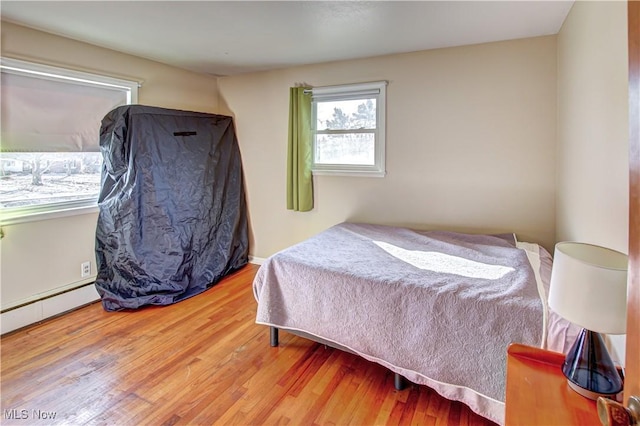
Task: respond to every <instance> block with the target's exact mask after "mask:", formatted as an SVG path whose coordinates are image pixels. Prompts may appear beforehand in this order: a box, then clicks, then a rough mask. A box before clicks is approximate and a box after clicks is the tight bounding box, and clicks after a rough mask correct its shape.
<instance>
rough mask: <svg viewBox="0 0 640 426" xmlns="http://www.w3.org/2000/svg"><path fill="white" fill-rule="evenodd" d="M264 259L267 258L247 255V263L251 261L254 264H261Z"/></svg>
mask: <svg viewBox="0 0 640 426" xmlns="http://www.w3.org/2000/svg"><path fill="white" fill-rule="evenodd" d="M266 261H267V259H265V258H264V257H255V256H249V263H253V264H254V265H262V264H263V263H264V262H266Z"/></svg>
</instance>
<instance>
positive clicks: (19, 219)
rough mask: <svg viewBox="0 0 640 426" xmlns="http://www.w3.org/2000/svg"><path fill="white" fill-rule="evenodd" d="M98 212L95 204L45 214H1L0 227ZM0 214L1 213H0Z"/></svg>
mask: <svg viewBox="0 0 640 426" xmlns="http://www.w3.org/2000/svg"><path fill="white" fill-rule="evenodd" d="M98 211H99V208H98V205H97V204H92V205H87V206H80V207H71V208H61V209H59V210H50V211H46V212H33V213H25V214H20V215H15V216H11V215H8V214H2V215H1V216H0V226H8V225H17V224H19V223H27V222H38V221H42V220H51V219H58V218H61V217H68V216H76V215H81V214H90V213H97V212H98ZM0 214H1V213H0Z"/></svg>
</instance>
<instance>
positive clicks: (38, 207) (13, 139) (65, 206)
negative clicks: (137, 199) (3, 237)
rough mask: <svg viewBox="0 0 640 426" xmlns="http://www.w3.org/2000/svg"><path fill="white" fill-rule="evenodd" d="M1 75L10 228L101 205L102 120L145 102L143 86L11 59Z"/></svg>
mask: <svg viewBox="0 0 640 426" xmlns="http://www.w3.org/2000/svg"><path fill="white" fill-rule="evenodd" d="M0 71H1V73H0V77H1V78H2V89H1V121H2V132H1V139H0V215H1V218H2V221H3V223H7V222H12V221H21V220H20V219H21V218H25V217H30V216H33V215H34V214H40V213H49V212H60V211H65V210H72V209H77V208H79V207H87V206H95V205H96V200H97V196H98V192H99V190H100V173H101V169H102V155H101V153H100V146H99V130H100V124H101V121H102V118H103V117H104V116H105V115H106V114H107V113H108V112H109V111H111V110H112V109H113V108H116V107H118V106H121V105H126V104H131V103H135V102H137V90H138V83H137V82H132V81H125V80H117V79H113V78H109V77H103V76H99V75H94V74H88V73H83V72H77V71H71V70H67V69H62V68H57V67H51V66H45V65H40V64H34V63H30V62H24V61H18V60H15V59H8V58H2V59H1V63H0Z"/></svg>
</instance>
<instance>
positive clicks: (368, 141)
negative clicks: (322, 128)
mask: <svg viewBox="0 0 640 426" xmlns="http://www.w3.org/2000/svg"><path fill="white" fill-rule="evenodd" d="M315 162H316V164H356V165H374V164H375V134H373V133H359V134H346V135H317V136H316V151H315Z"/></svg>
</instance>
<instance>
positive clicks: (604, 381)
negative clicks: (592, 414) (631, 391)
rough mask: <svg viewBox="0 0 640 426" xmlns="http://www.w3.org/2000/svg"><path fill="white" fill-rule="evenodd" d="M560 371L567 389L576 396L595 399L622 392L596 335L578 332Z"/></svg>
mask: <svg viewBox="0 0 640 426" xmlns="http://www.w3.org/2000/svg"><path fill="white" fill-rule="evenodd" d="M562 372H563V373H564V375H565V377H566V378H567V380H568V381H569V386H570V387H571V388H572V389H573V390H575V391H576V392H578V393H579V394H580V395H582V396H584V397H587V398H590V399H597V398H598V397H599V396H604V397H614V396H615V395H616V394H618V393H620V391H621V390H622V379H621V378H620V374H618V370H617V369H616V366H615V365H614V364H613V361H612V360H611V357H610V356H609V352H608V351H607V347H606V346H605V344H604V340H603V339H602V336H601V335H600V334H599V333H596V332H595V331H590V330H586V329H582V331H581V332H580V334H579V335H578V338H577V339H576V341H575V343H574V344H573V346H572V347H571V350H570V351H569V352H568V353H567V356H566V358H565V361H564V364H563V366H562Z"/></svg>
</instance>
